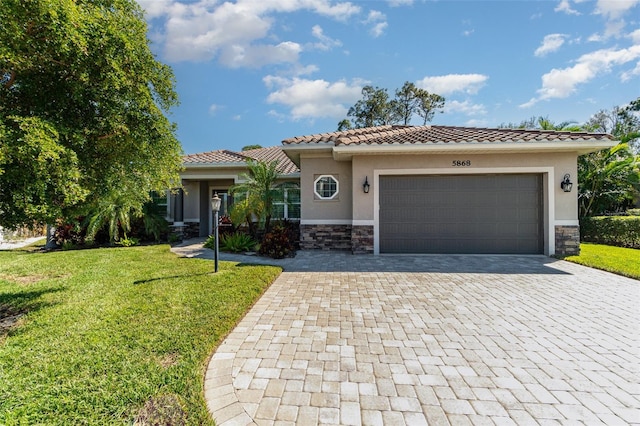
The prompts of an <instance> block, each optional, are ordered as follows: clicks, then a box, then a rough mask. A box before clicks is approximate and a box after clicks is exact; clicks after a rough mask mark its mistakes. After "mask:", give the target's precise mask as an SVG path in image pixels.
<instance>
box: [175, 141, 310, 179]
mask: <svg viewBox="0 0 640 426" xmlns="http://www.w3.org/2000/svg"><path fill="white" fill-rule="evenodd" d="M249 159H253V160H257V161H265V162H271V161H277V162H278V171H279V172H280V173H281V174H284V175H287V174H291V173H297V172H299V171H300V169H298V166H296V165H295V164H294V163H293V161H291V160H290V159H289V157H287V156H286V154H285V153H284V152H283V151H282V148H281V147H279V146H273V147H270V148H258V149H251V150H249V151H242V152H234V151H228V150H226V149H220V150H216V151H209V152H201V153H198V154H189V155H185V156H183V157H182V160H183V162H184V164H185V165H187V166H188V165H190V164H211V165H219V166H224V165H230V164H238V163H245V162H246V161H247V160H249Z"/></svg>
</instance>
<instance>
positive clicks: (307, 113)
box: [263, 75, 366, 120]
mask: <svg viewBox="0 0 640 426" xmlns="http://www.w3.org/2000/svg"><path fill="white" fill-rule="evenodd" d="M263 81H264V83H265V85H266V86H267V88H269V90H272V92H271V93H270V94H269V96H268V97H267V102H268V103H270V104H281V105H285V106H286V107H288V108H289V109H290V115H291V119H293V120H299V119H304V118H311V119H314V118H323V117H329V118H335V119H340V118H344V117H345V116H346V115H347V111H348V107H349V106H350V105H352V104H353V103H355V102H356V101H357V100H358V99H359V98H360V97H361V91H362V86H363V85H364V84H366V82H365V81H363V80H358V79H356V80H352V81H351V82H347V81H346V80H340V81H336V82H334V83H331V82H328V81H325V80H308V79H301V78H297V77H296V78H292V79H288V78H284V77H278V76H272V75H269V76H266V77H265V78H264V79H263Z"/></svg>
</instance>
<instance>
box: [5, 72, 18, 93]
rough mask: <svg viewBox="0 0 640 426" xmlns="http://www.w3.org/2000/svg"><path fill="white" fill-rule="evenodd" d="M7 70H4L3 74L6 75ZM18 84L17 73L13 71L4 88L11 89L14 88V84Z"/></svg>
mask: <svg viewBox="0 0 640 426" xmlns="http://www.w3.org/2000/svg"><path fill="white" fill-rule="evenodd" d="M5 72H7V71H5V70H2V73H3V74H4V73H5ZM15 82H16V72H15V71H13V70H11V71H9V79H8V80H7V81H6V82H5V83H4V88H5V89H7V90H8V89H11V86H13V84H14V83H15Z"/></svg>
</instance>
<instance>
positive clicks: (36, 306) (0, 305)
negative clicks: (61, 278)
mask: <svg viewBox="0 0 640 426" xmlns="http://www.w3.org/2000/svg"><path fill="white" fill-rule="evenodd" d="M62 290H64V288H52V289H46V290H36V291H24V292H15V293H0V334H1V333H2V332H6V330H8V329H9V328H10V327H11V326H12V325H13V323H14V322H15V321H16V320H17V318H18V317H20V316H22V315H24V314H26V313H29V312H34V311H38V310H40V309H42V308H46V307H49V306H53V305H55V303H52V302H43V301H41V300H39V299H40V298H41V297H42V295H44V294H47V293H57V292H59V291H62Z"/></svg>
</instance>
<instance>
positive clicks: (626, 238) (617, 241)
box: [580, 216, 640, 249]
mask: <svg viewBox="0 0 640 426" xmlns="http://www.w3.org/2000/svg"><path fill="white" fill-rule="evenodd" d="M580 238H581V240H582V241H585V242H590V243H597V244H606V245H610V246H618V247H628V248H635V249H640V216H596V217H585V218H582V219H581V220H580Z"/></svg>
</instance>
